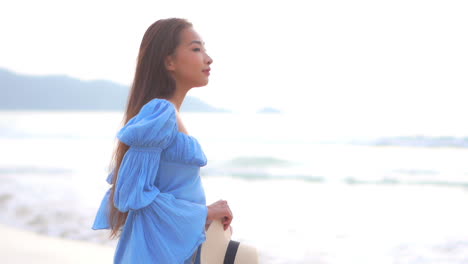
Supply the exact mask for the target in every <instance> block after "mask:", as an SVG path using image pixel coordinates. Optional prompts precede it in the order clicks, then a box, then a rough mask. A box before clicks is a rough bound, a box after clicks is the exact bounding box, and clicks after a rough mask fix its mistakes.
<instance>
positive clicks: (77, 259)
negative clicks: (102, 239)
mask: <svg viewBox="0 0 468 264" xmlns="http://www.w3.org/2000/svg"><path fill="white" fill-rule="evenodd" d="M0 234H2V236H1V237H0V255H1V256H2V262H3V261H4V263H9V264H22V263H36V264H43V263H44V264H45V263H49V264H54V263H57V264H58V263H77V264H78V263H112V261H113V256H114V248H112V247H110V246H104V245H99V244H95V243H91V242H85V241H78V240H69V239H63V238H56V237H49V236H45V235H41V234H37V233H34V232H32V231H27V230H22V229H18V228H15V227H10V226H7V225H5V224H0Z"/></svg>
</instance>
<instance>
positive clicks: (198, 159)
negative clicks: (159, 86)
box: [153, 98, 207, 166]
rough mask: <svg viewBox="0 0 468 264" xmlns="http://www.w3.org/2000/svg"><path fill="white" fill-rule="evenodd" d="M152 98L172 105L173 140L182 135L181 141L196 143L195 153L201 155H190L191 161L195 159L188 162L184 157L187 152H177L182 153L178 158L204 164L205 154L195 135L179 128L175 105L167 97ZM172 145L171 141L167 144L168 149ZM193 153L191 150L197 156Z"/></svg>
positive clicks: (205, 161)
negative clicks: (173, 120)
mask: <svg viewBox="0 0 468 264" xmlns="http://www.w3.org/2000/svg"><path fill="white" fill-rule="evenodd" d="M153 100H160V101H163V102H165V103H167V104H169V105H170V106H171V107H172V110H173V111H174V118H175V128H176V129H175V131H176V136H175V138H174V140H175V141H177V137H182V138H184V139H185V140H183V141H182V142H186V140H188V141H192V142H195V145H196V148H197V151H195V153H199V154H200V155H201V157H192V158H190V159H189V160H192V161H194V160H196V161H194V162H188V160H187V158H188V157H186V155H188V153H178V154H179V155H180V154H182V157H180V158H182V161H183V162H184V163H189V164H193V165H198V166H205V165H206V164H207V158H206V156H205V153H204V152H203V149H202V147H201V144H200V142H199V141H198V139H197V138H196V137H194V136H192V135H189V134H186V133H184V132H182V131H180V130H179V123H178V122H177V115H176V114H177V108H176V106H175V105H174V104H173V103H172V102H171V101H169V100H167V99H164V98H155V99H153ZM177 143H179V142H177ZM177 143H176V144H177ZM173 145H174V142H172V144H170V145H169V146H168V149H171V146H173ZM190 152H191V151H190ZM195 153H193V152H192V154H194V155H195V156H199V154H195ZM179 155H177V154H176V156H179ZM164 156H165V157H168V156H172V155H164ZM180 158H179V159H180ZM174 159H175V158H170V159H169V160H174ZM175 160H178V159H175Z"/></svg>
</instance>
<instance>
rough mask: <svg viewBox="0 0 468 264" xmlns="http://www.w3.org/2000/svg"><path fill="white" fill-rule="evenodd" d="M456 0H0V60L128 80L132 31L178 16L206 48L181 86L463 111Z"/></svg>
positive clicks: (217, 100)
mask: <svg viewBox="0 0 468 264" xmlns="http://www.w3.org/2000/svg"><path fill="white" fill-rule="evenodd" d="M467 14H468V4H467V1H451V0H443V1H428V0H424V1H413V0H404V1H398V0H392V1H376V0H373V1H361V0H360V1H349V0H346V1H333V0H327V1H292V0H289V1H230V2H229V3H226V2H225V1H219V0H218V1H172V0H171V1H169V0H168V1H132V2H130V1H115V0H114V1H88V0H86V1H84V0H80V1H47V0H43V1H18V0H3V1H2V2H1V4H0V33H1V35H0V36H1V41H0V43H1V44H0V67H3V68H7V69H9V70H13V71H16V72H20V73H27V74H64V75H68V76H71V77H76V78H80V79H85V80H90V79H108V80H112V81H115V82H118V83H122V84H130V83H131V81H132V78H133V73H134V67H135V61H136V56H137V53H138V48H139V45H140V41H141V38H142V37H143V34H144V32H145V31H146V29H147V28H148V26H149V25H150V24H152V23H153V22H154V21H156V20H158V19H160V18H168V17H183V18H187V19H188V20H190V21H191V22H192V23H193V24H194V26H195V29H196V30H197V31H198V32H199V33H200V35H201V36H202V37H203V39H204V41H205V42H206V48H207V51H208V53H209V55H210V56H211V57H212V58H213V60H214V63H213V65H212V72H211V73H212V74H211V76H210V83H209V85H208V86H207V87H202V88H197V89H196V90H193V91H191V92H190V93H189V94H190V95H194V96H197V97H200V98H201V99H203V100H205V101H207V102H208V103H210V104H212V105H215V106H219V107H225V108H230V109H234V110H236V111H253V110H256V109H259V108H261V107H264V106H272V107H276V108H279V109H281V110H283V111H285V112H291V113H304V114H307V115H309V116H311V117H313V116H319V115H320V116H327V117H329V118H342V119H349V118H355V117H356V118H357V117H360V118H364V119H367V120H372V119H395V118H397V119H398V118H406V119H408V120H410V119H412V118H414V119H419V120H426V121H428V122H429V121H430V120H439V121H440V120H443V119H444V118H445V116H452V117H455V118H457V117H458V118H464V119H466V113H468V111H467V110H468V106H467V105H468V104H467V103H466V96H465V94H466V92H465V91H467V89H468V48H467V47H468V15H467Z"/></svg>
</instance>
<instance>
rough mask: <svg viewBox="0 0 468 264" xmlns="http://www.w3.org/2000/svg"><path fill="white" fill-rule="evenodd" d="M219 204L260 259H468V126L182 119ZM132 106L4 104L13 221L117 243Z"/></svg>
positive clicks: (265, 117) (4, 216) (0, 217)
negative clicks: (103, 210)
mask: <svg viewBox="0 0 468 264" xmlns="http://www.w3.org/2000/svg"><path fill="white" fill-rule="evenodd" d="M182 118H183V120H184V124H185V126H186V127H187V130H188V132H189V134H191V135H192V136H194V137H196V138H197V139H198V141H199V142H200V144H201V145H202V147H203V149H204V152H205V154H206V156H207V158H208V164H207V165H206V166H205V167H203V168H202V169H201V176H202V181H203V184H204V187H205V192H206V196H207V203H208V204H210V203H213V202H215V201H217V200H219V199H225V200H227V201H228V203H229V205H230V207H231V210H232V212H233V215H234V219H233V222H232V227H233V237H232V239H233V240H236V241H240V242H242V243H248V244H250V245H253V246H255V247H257V248H258V250H259V253H260V260H261V263H327V264H345V263H360V264H362V263H373V264H375V263H379V264H385V263H398V264H403V263H405V264H406V263H408V264H409V263H411V264H429V263H431V264H432V263H434V264H435V263H437V264H443V263H451V264H454V263H468V228H466V223H468V213H467V210H465V209H466V205H467V202H468V162H467V158H468V126H467V125H464V124H461V122H460V120H450V118H447V119H444V122H430V120H426V121H424V122H423V121H421V120H406V121H405V120H397V121H394V120H393V121H389V120H361V121H356V120H335V119H327V117H326V115H324V116H321V117H318V116H312V117H311V116H307V115H292V114H237V113H184V112H183V113H182ZM121 119H122V113H121V112H48V111H40V112H39V111H38V112H35V111H3V112H0V146H1V148H0V209H1V212H0V222H1V223H5V224H8V225H10V226H15V227H20V228H23V229H27V230H32V231H35V232H38V233H42V234H47V235H50V236H58V237H64V238H69V239H78V240H86V241H90V242H93V243H99V244H107V245H112V246H115V245H116V243H117V241H116V240H109V239H108V238H107V236H108V231H106V230H100V231H95V230H91V225H92V223H93V221H94V216H95V213H96V211H97V209H98V207H99V205H100V202H101V199H102V197H103V195H104V193H105V192H106V191H107V189H108V188H109V185H108V184H107V182H106V181H105V179H106V177H107V169H108V165H109V162H110V158H111V154H112V151H113V149H114V146H115V142H116V141H115V140H116V138H115V135H116V133H117V131H118V129H119V128H120V126H121V121H122V120H121Z"/></svg>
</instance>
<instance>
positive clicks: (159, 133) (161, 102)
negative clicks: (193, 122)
mask: <svg viewBox="0 0 468 264" xmlns="http://www.w3.org/2000/svg"><path fill="white" fill-rule="evenodd" d="M177 132H178V126H177V118H176V110H175V107H174V105H173V104H172V103H171V102H169V101H168V100H165V99H160V98H154V99H152V100H150V101H149V102H147V103H146V104H144V105H143V106H142V108H141V109H140V111H139V112H138V114H137V115H135V116H134V117H132V118H131V119H130V120H129V121H128V122H127V123H126V124H125V126H124V127H122V129H120V131H119V132H118V133H117V137H118V138H119V140H120V141H122V142H124V143H125V144H127V145H129V146H152V147H161V148H165V147H167V145H168V144H169V143H170V142H171V141H172V139H173V138H174V137H175V136H176V134H177Z"/></svg>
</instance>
